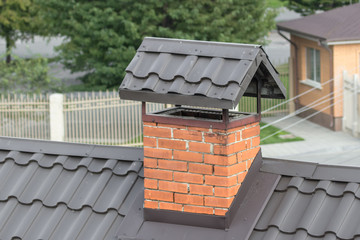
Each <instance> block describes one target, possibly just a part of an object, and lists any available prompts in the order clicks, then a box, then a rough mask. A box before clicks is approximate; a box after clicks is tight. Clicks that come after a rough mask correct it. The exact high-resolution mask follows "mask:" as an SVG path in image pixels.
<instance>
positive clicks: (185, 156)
mask: <svg viewBox="0 0 360 240" xmlns="http://www.w3.org/2000/svg"><path fill="white" fill-rule="evenodd" d="M173 156H174V159H176V160H183V161H189V162H202V161H203V155H202V154H201V153H195V152H185V151H177V150H174V155H173Z"/></svg>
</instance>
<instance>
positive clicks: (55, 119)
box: [49, 93, 65, 141]
mask: <svg viewBox="0 0 360 240" xmlns="http://www.w3.org/2000/svg"><path fill="white" fill-rule="evenodd" d="M49 100H50V102H49V111H50V140H52V141H64V129H65V128H64V111H63V102H64V95H63V94H60V93H54V94H51V95H50V99H49Z"/></svg>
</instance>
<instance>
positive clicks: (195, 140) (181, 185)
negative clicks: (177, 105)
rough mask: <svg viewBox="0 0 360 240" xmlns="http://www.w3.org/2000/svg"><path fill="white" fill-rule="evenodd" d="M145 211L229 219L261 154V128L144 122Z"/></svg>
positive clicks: (256, 124)
mask: <svg viewBox="0 0 360 240" xmlns="http://www.w3.org/2000/svg"><path fill="white" fill-rule="evenodd" d="M143 133H144V176H145V179H144V187H145V191H144V197H145V201H144V207H145V208H153V209H163V210H175V211H183V212H192V213H203V214H211V215H225V213H226V212H227V211H228V209H229V207H230V205H231V203H232V201H233V199H234V196H235V195H236V193H237V191H238V189H239V187H240V185H241V183H242V182H243V180H244V178H245V176H246V174H247V171H248V169H249V168H250V165H251V163H252V161H253V160H254V158H255V156H256V154H257V152H258V151H259V149H260V148H259V144H260V137H259V134H260V126H259V123H252V124H248V125H245V126H242V127H237V128H233V129H228V130H217V129H208V128H199V127H190V126H179V125H168V124H161V123H151V122H144V132H143Z"/></svg>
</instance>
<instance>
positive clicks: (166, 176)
mask: <svg viewBox="0 0 360 240" xmlns="http://www.w3.org/2000/svg"><path fill="white" fill-rule="evenodd" d="M144 176H145V177H146V178H155V179H161V180H172V179H173V172H172V171H167V170H161V169H150V168H145V169H144Z"/></svg>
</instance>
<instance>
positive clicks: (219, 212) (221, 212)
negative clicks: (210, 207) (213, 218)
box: [215, 208, 228, 216]
mask: <svg viewBox="0 0 360 240" xmlns="http://www.w3.org/2000/svg"><path fill="white" fill-rule="evenodd" d="M227 211H228V210H226V209H219V208H215V215H218V216H225V214H226V212H227Z"/></svg>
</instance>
